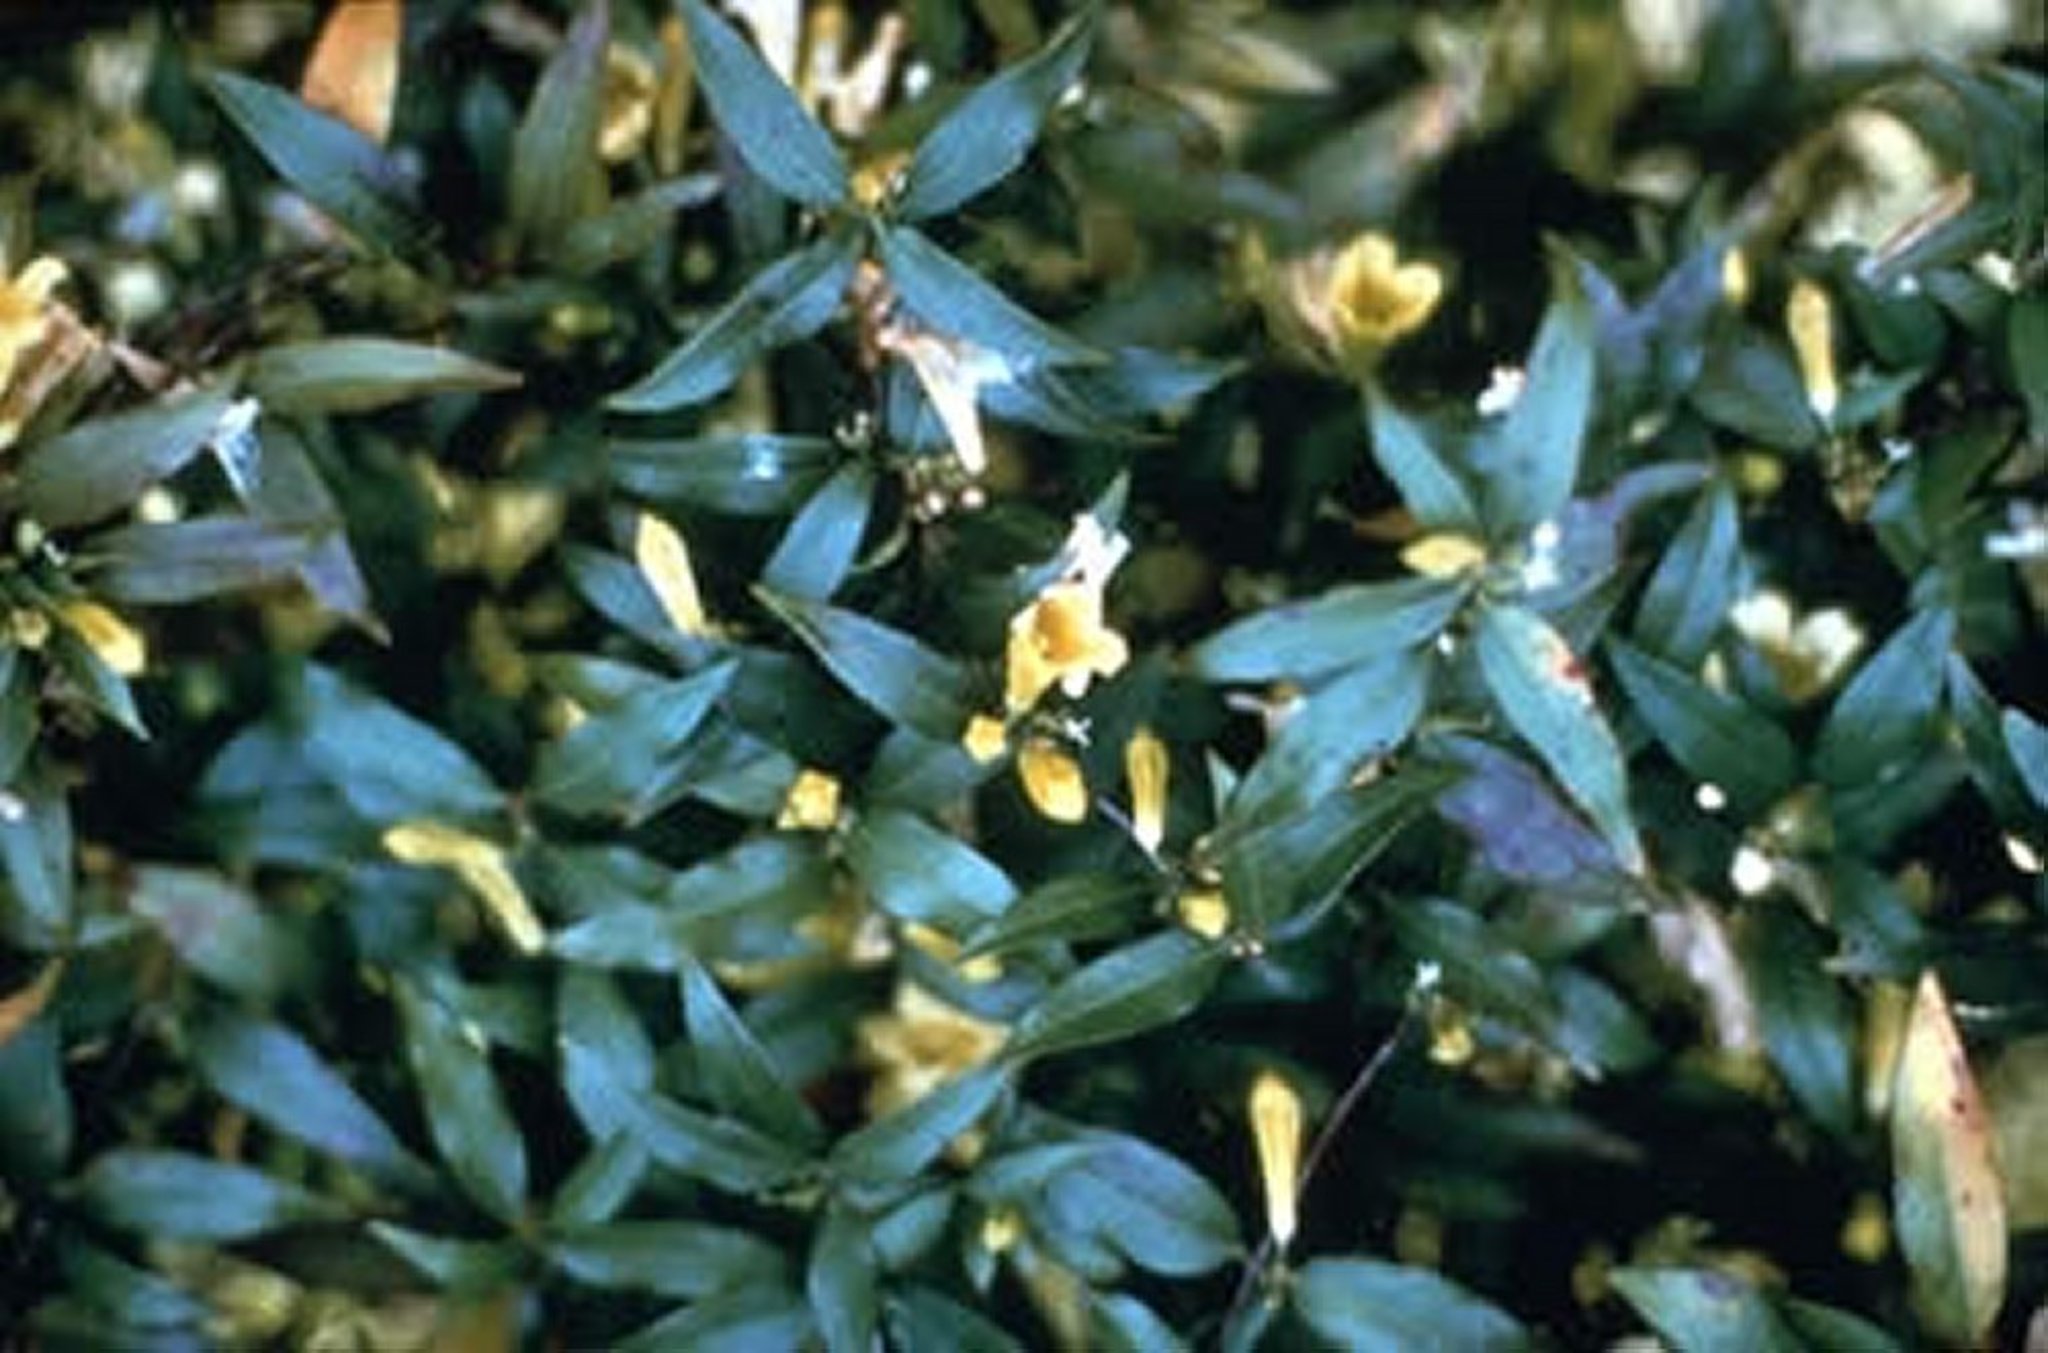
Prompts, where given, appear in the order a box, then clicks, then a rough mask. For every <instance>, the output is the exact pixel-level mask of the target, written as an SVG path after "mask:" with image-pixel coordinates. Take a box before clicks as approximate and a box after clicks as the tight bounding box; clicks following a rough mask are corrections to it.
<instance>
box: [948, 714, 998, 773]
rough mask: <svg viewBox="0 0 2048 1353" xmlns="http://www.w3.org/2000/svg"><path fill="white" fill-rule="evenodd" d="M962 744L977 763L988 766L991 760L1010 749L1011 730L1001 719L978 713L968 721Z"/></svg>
mask: <svg viewBox="0 0 2048 1353" xmlns="http://www.w3.org/2000/svg"><path fill="white" fill-rule="evenodd" d="M960 745H961V746H962V747H965V748H966V749H967V754H968V755H969V756H971V757H973V758H974V760H975V762H976V764H978V765H983V766H986V765H987V764H988V763H989V762H991V761H994V760H996V759H997V758H998V757H1000V756H1002V754H1003V753H1004V752H1006V751H1008V750H1009V749H1010V730H1009V728H1008V726H1007V725H1005V724H1004V723H1003V721H1002V720H1001V719H998V718H995V717H993V716H991V715H987V714H977V715H975V716H974V717H973V718H971V719H969V720H968V721H967V731H966V732H964V733H962V734H961V735H960Z"/></svg>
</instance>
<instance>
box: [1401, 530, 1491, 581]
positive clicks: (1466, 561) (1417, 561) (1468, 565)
mask: <svg viewBox="0 0 2048 1353" xmlns="http://www.w3.org/2000/svg"><path fill="white" fill-rule="evenodd" d="M1401 562H1402V563H1404V564H1406V565H1407V566H1408V567H1409V568H1411V569H1414V570H1415V571H1416V572H1417V573H1420V574H1422V575H1424V576H1425V577H1430V578H1454V577H1457V576H1458V575H1459V574H1461V573H1470V572H1472V570H1474V569H1476V568H1478V567H1480V566H1481V565H1482V564H1484V563H1485V562H1486V546H1484V545H1482V544H1480V543H1479V542H1478V541H1476V540H1474V539H1472V537H1470V536H1468V535H1462V534H1460V533H1458V532H1456V531H1435V532H1432V533H1430V534H1429V535H1426V536H1424V537H1422V538H1421V539H1420V540H1417V541H1415V542H1414V543H1413V544H1411V545H1409V546H1408V547H1407V548H1405V549H1403V550H1402V551H1401Z"/></svg>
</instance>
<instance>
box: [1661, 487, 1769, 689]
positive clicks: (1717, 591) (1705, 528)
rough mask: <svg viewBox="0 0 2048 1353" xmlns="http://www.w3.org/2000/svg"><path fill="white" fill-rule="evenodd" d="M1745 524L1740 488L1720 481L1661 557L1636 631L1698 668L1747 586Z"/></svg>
mask: <svg viewBox="0 0 2048 1353" xmlns="http://www.w3.org/2000/svg"><path fill="white" fill-rule="evenodd" d="M1741 552H1742V524H1741V522H1740V520H1739V519H1738V517H1737V515H1736V505H1735V490H1734V489H1733V488H1731V487H1730V486H1729V485H1728V484H1726V483H1724V482H1720V481H1716V482H1715V483H1714V484H1713V486H1712V487H1710V488H1709V489H1708V490H1707V491H1706V492H1705V493H1703V494H1701V495H1700V497H1699V499H1698V501H1697V502H1695V503H1694V505H1693V510H1692V514H1691V515H1690V516H1689V517H1687V518H1686V522H1685V526H1684V527H1683V528H1682V529H1680V531H1679V533H1678V535H1677V536H1676V537H1674V538H1673V539H1672V542H1671V544H1670V545H1669V547H1667V548H1666V549H1665V551H1664V556H1663V558H1661V559H1659V560H1658V561H1657V571H1656V572H1654V573H1652V574H1651V575H1650V581H1649V583H1648V584H1646V585H1645V586H1644V588H1643V599H1642V602H1641V604H1640V605H1638V606H1637V608H1636V627H1635V633H1636V637H1637V638H1638V639H1640V640H1641V641H1642V644H1643V646H1644V647H1645V648H1647V649H1649V650H1650V651H1651V652H1653V653H1656V654H1658V655H1660V656H1662V657H1663V658H1664V659H1665V660H1666V661H1667V662H1670V663H1673V664H1674V665H1676V666H1678V667H1681V668H1685V669H1688V670H1690V669H1692V668H1695V667H1697V666H1698V665H1699V663H1700V662H1701V661H1702V660H1703V659H1704V658H1705V657H1706V656H1707V650H1708V649H1709V648H1710V647H1711V646H1712V645H1713V642H1714V639H1715V636H1717V635H1718V634H1719V633H1720V632H1721V627H1722V626H1723V625H1724V624H1726V623H1727V620H1728V610H1729V608H1730V607H1731V606H1733V605H1734V604H1735V598H1736V594H1737V590H1738V589H1739V588H1740V587H1741V586H1742V577H1743V567H1742V554H1741Z"/></svg>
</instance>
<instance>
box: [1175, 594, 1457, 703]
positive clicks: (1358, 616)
mask: <svg viewBox="0 0 2048 1353" xmlns="http://www.w3.org/2000/svg"><path fill="white" fill-rule="evenodd" d="M1465 594H1466V589H1465V586H1464V584H1463V583H1460V582H1457V581H1453V580H1445V579H1437V578H1403V579H1401V580H1400V581H1398V582H1389V583H1355V584H1350V585H1347V586H1343V587H1333V588H1331V589H1330V590H1329V591H1327V592H1325V593H1323V594H1322V595H1321V596H1317V597H1310V598H1307V599H1306V600H1302V601H1290V602H1287V603H1285V604H1283V605H1279V606H1273V607H1269V608H1267V609H1266V610H1263V611H1258V612H1255V613H1254V614H1252V615H1248V616H1246V617H1245V618H1244V619H1242V620H1239V621H1237V622H1236V623H1235V624H1232V625H1230V626H1228V627H1226V628H1225V629H1224V630H1223V631H1222V632H1221V633H1218V634H1214V635H1211V636H1210V637H1209V638H1207V639H1205V640H1203V641H1202V642H1201V643H1199V644H1197V645H1195V647H1194V649H1193V651H1191V652H1190V653H1189V654H1188V664H1189V666H1190V667H1191V668H1192V669H1193V671H1194V672H1195V674H1196V675H1198V676H1200V677H1202V678H1204V679H1205V680H1209V681H1272V680H1277V679H1279V678H1282V677H1287V678H1291V679H1294V680H1309V679H1312V678H1314V677H1318V676H1321V675H1323V674H1324V673H1326V672H1334V671H1337V670H1338V669H1340V668H1345V667H1355V666H1358V665H1359V664H1361V663H1364V662H1367V661H1369V660H1371V659H1373V658H1380V657H1384V656H1386V655H1387V654H1389V653H1393V652H1396V651H1398V650H1401V649H1404V648H1413V647H1415V646H1416V645H1418V644H1423V643H1427V642H1428V641H1429V640H1431V639H1434V638H1435V637H1436V636H1437V635H1438V634H1441V633H1442V632H1443V629H1444V626H1446V625H1448V624H1450V623H1451V617H1452V616H1454V615H1456V614H1457V613H1458V608H1459V607H1460V606H1461V605H1463V604H1464V601H1465Z"/></svg>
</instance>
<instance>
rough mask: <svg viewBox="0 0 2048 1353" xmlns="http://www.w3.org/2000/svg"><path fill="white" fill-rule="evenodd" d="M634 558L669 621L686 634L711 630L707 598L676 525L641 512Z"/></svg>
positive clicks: (699, 633) (634, 533) (635, 530)
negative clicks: (705, 601)
mask: <svg viewBox="0 0 2048 1353" xmlns="http://www.w3.org/2000/svg"><path fill="white" fill-rule="evenodd" d="M633 561H634V562H635V563H637V564H638V565H639V566H640V574H641V576H642V577H644V578H645V579H647V585H648V586H649V587H651V588H652V589H654V597H655V600H657V601H659V602H660V603H661V609H662V612H663V614H665V615H667V616H668V619H669V623H670V624H672V625H674V626H675V627H676V628H677V629H679V630H681V631H682V632H683V633H684V634H691V635H703V634H708V633H709V632H710V628H711V627H710V625H709V623H708V622H707V621H706V620H705V618H704V599H703V596H702V595H701V594H700V593H699V592H698V591H697V574H696V571H695V570H694V569H692V568H691V567H690V547H689V546H688V545H686V544H685V543H684V542H683V538H682V536H681V535H680V534H679V533H678V532H677V531H676V529H675V528H674V527H673V526H670V525H669V524H668V523H667V522H665V521H663V520H662V519H661V518H659V517H656V516H654V515H652V514H651V513H646V512H643V513H641V514H640V521H639V523H638V525H636V526H635V527H634V529H633Z"/></svg>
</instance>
